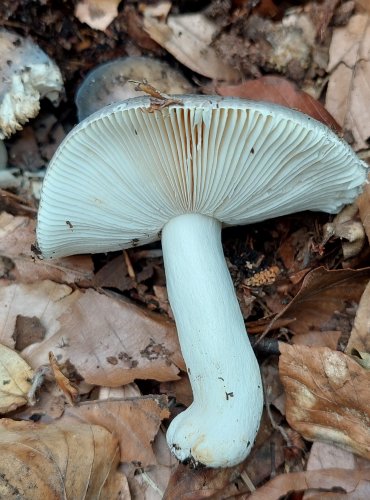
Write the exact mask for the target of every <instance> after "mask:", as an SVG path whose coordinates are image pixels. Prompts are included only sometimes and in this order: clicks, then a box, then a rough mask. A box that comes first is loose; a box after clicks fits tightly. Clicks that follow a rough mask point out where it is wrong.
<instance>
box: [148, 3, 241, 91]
mask: <svg viewBox="0 0 370 500" xmlns="http://www.w3.org/2000/svg"><path fill="white" fill-rule="evenodd" d="M144 29H145V31H146V32H147V33H148V34H149V35H150V36H151V38H152V39H153V40H154V41H156V42H157V43H158V44H159V45H161V46H162V47H163V48H165V49H166V50H167V51H168V52H169V53H170V54H172V55H173V56H174V57H175V58H176V59H177V60H178V61H179V62H181V63H182V64H184V65H185V66H187V67H188V68H190V69H191V70H193V71H196V72H197V73H199V74H201V75H203V76H207V77H208V78H214V79H216V80H224V81H228V82H230V81H237V80H238V79H239V76H240V75H239V72H238V71H236V70H235V69H234V68H232V67H231V66H229V65H228V64H227V63H226V62H225V61H223V60H222V58H220V57H219V56H218V54H217V53H216V51H215V49H214V48H213V47H212V46H211V44H212V42H213V39H214V37H215V35H216V34H217V31H218V28H217V26H216V25H215V24H213V23H212V22H211V21H210V20H209V19H207V18H206V17H205V16H204V14H201V13H196V14H182V15H178V16H168V18H167V22H163V21H159V20H158V19H156V18H155V17H150V16H149V15H147V16H145V17H144Z"/></svg>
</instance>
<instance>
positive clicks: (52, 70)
mask: <svg viewBox="0 0 370 500" xmlns="http://www.w3.org/2000/svg"><path fill="white" fill-rule="evenodd" d="M62 90H63V79H62V75H61V73H60V70H59V68H58V66H57V65H56V64H55V63H54V62H53V61H52V60H51V59H50V58H49V56H48V55H47V54H46V53H45V52H44V51H43V50H41V49H40V47H38V46H37V45H36V44H35V43H34V42H33V41H32V40H31V39H30V38H24V37H22V36H20V35H18V34H16V33H12V32H10V31H7V30H5V29H0V139H4V138H5V137H9V136H10V135H12V134H14V133H15V132H16V131H17V130H20V129H21V128H22V125H23V124H24V123H26V122H27V121H28V120H29V119H30V118H34V117H35V116H36V115H37V114H38V112H39V110H40V100H41V99H42V98H44V97H46V98H47V99H49V100H50V101H51V102H52V103H53V104H55V105H57V104H58V103H59V97H60V94H61V92H62Z"/></svg>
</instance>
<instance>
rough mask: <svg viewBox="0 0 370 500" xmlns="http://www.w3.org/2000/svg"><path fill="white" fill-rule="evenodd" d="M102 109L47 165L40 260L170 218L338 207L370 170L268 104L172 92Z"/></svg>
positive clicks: (130, 242) (224, 218)
mask: <svg viewBox="0 0 370 500" xmlns="http://www.w3.org/2000/svg"><path fill="white" fill-rule="evenodd" d="M178 99H179V100H181V103H179V104H171V105H169V106H166V107H163V108H161V109H155V107H153V106H152V104H153V101H152V100H151V98H150V97H139V98H134V99H129V100H127V101H123V102H121V103H116V104H113V105H111V106H107V107H106V108H104V109H103V110H101V111H99V112H97V113H95V114H93V115H91V116H90V117H89V118H87V119H86V120H85V121H83V122H81V123H80V125H78V126H77V127H76V128H75V129H73V130H72V132H71V133H70V134H69V135H68V136H67V137H66V139H65V140H64V142H63V143H62V144H61V146H60V147H59V149H58V150H57V152H56V154H55V155H54V158H53V159H52V161H51V163H50V166H49V168H48V171H47V174H46V177H45V181H44V186H43V190H42V196H41V203H40V209H39V216H38V227H37V239H38V244H39V247H40V250H41V252H42V254H43V255H44V256H45V257H62V256H66V255H72V254H79V253H97V252H106V251H113V250H118V249H122V248H128V247H131V246H136V245H139V244H144V243H149V242H152V241H155V240H156V239H158V238H159V237H160V232H161V230H162V228H163V226H164V225H165V224H166V222H168V221H169V220H170V219H171V218H173V217H175V216H177V215H182V214H184V213H201V214H203V215H208V216H210V217H214V218H216V219H218V220H220V221H221V222H223V223H224V224H226V225H236V224H248V223H251V222H257V221H261V220H265V219H269V218H272V217H277V216H280V215H285V214H288V213H293V212H299V211H303V210H318V211H325V212H329V213H336V212H338V211H339V210H340V209H341V207H342V206H343V205H345V204H347V203H351V202H352V201H353V200H354V199H355V197H356V196H357V194H358V193H359V191H360V189H361V186H362V185H363V184H364V183H365V180H366V173H367V167H366V164H365V163H363V162H362V161H360V160H359V159H358V158H357V157H356V155H355V154H354V153H353V151H352V150H351V148H350V147H349V146H348V145H347V144H346V143H345V142H344V141H342V140H341V139H340V138H338V137H337V136H336V135H335V134H334V133H333V132H332V131H331V130H329V129H328V128H327V127H325V126H324V125H322V124H321V123H319V122H317V121H316V120H314V119H312V118H310V117H308V116H306V115H303V114H302V113H299V112H296V111H293V110H290V109H288V108H284V107H281V106H277V105H273V104H270V103H262V102H253V101H246V100H241V99H235V98H221V97H218V96H216V97H211V96H178Z"/></svg>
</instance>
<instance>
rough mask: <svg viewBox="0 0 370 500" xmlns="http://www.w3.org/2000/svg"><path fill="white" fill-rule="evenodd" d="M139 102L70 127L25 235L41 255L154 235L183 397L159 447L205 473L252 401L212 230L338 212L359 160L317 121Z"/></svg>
mask: <svg viewBox="0 0 370 500" xmlns="http://www.w3.org/2000/svg"><path fill="white" fill-rule="evenodd" d="M178 102H179V103H178V104H171V105H169V106H165V104H166V103H165V102H164V103H162V105H159V104H158V103H157V105H156V106H154V105H153V100H152V99H150V98H149V97H141V98H136V99H130V100H128V101H125V102H122V103H119V104H115V105H113V106H109V107H107V108H105V109H103V110H101V111H100V112H98V113H96V114H94V115H92V116H91V117H89V118H88V119H87V120H85V121H84V122H82V123H81V124H80V125H78V126H77V127H76V128H75V129H74V130H73V131H72V132H71V133H70V134H69V135H68V136H67V138H66V139H65V140H64V142H63V143H62V145H61V146H60V147H59V149H58V151H57V152H56V154H55V156H54V158H53V160H52V161H51V164H50V166H49V169H48V171H47V174H46V177H45V181H44V186H43V191H42V196H41V203H40V210H39V216H38V227H37V239H38V244H39V247H40V250H41V252H42V254H43V255H44V256H45V257H62V256H66V255H71V254H78V253H90V252H91V253H94V252H107V251H112V250H118V249H122V248H129V247H131V246H136V245H142V244H145V243H149V242H152V241H155V240H157V239H158V238H159V237H160V235H161V234H162V244H163V256H164V263H165V269H166V277H167V286H168V296H169V301H170V304H171V307H172V309H173V313H174V316H175V320H176V325H177V329H178V334H179V338H180V343H181V348H182V353H183V356H184V359H185V362H186V365H187V368H188V373H189V378H190V381H191V385H192V389H193V393H194V402H193V404H192V405H191V406H190V407H189V408H188V409H187V410H186V411H184V412H183V413H181V414H180V415H179V416H177V417H176V418H175V419H174V420H173V422H172V423H171V425H170V427H169V429H168V433H167V439H168V443H169V445H170V447H171V449H172V451H173V453H174V454H175V455H176V456H177V457H178V458H179V459H180V460H183V461H184V460H191V461H193V462H195V463H201V464H204V465H206V466H209V467H227V466H232V465H234V464H237V463H238V462H241V461H242V460H243V459H244V458H245V457H246V456H247V455H248V453H249V452H250V450H251V447H252V445H253V442H254V439H255V436H256V434H257V431H258V427H259V421H260V416H261V412H262V406H263V394H262V386H261V378H260V372H259V368H258V364H257V361H256V358H255V356H254V353H253V351H252V349H251V346H250V343H249V340H248V337H247V334H246V331H245V326H244V321H243V318H242V315H241V312H240V309H239V305H238V301H237V298H236V295H235V292H234V287H233V284H232V281H231V278H230V275H229V272H228V269H227V266H226V263H225V259H224V256H223V251H222V246H221V227H222V225H223V224H224V225H228V226H229V225H235V224H248V223H251V222H256V221H261V220H264V219H268V218H271V217H277V216H279V215H284V214H289V213H292V212H298V211H302V210H320V211H326V212H332V213H334V212H337V211H338V210H340V208H341V207H342V206H343V205H344V204H347V203H350V202H352V201H353V200H354V198H355V197H356V196H357V194H358V193H359V191H360V190H361V186H362V185H363V184H364V182H365V179H366V173H367V169H366V165H365V164H364V163H363V162H361V161H360V160H359V159H358V158H357V157H356V156H355V154H354V153H353V152H352V150H351V149H350V147H349V146H348V145H347V144H346V143H344V142H343V141H342V140H341V139H339V138H338V137H337V136H336V135H335V134H334V133H333V132H331V131H330V130H329V129H328V128H326V127H325V126H324V125H322V124H321V123H319V122H317V121H315V120H313V119H311V118H310V117H307V116H305V115H303V114H301V113H299V112H296V111H292V110H289V109H287V108H283V107H280V106H277V105H273V104H268V103H261V102H251V101H245V100H240V99H233V98H221V97H208V96H178Z"/></svg>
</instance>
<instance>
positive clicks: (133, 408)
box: [62, 396, 169, 467]
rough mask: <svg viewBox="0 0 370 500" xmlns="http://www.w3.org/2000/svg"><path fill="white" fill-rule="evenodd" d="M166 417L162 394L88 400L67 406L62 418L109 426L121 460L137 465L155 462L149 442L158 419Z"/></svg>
mask: <svg viewBox="0 0 370 500" xmlns="http://www.w3.org/2000/svg"><path fill="white" fill-rule="evenodd" d="M168 417H169V411H168V409H167V400H166V397H165V396H145V397H139V398H127V399H126V400H111V401H91V402H86V403H81V404H80V405H79V406H78V407H74V408H68V409H67V410H66V412H65V414H64V416H63V418H62V422H72V423H73V422H85V423H89V424H92V425H100V426H101V427H104V428H105V429H107V430H109V431H110V432H111V433H112V434H113V436H115V437H116V438H117V439H118V441H119V444H120V451H121V462H136V463H139V465H140V467H146V466H148V465H156V464H158V462H157V459H156V457H155V455H154V453H153V450H152V446H151V443H152V441H153V440H154V438H155V436H156V434H157V432H158V429H159V426H160V424H161V421H162V420H163V419H164V418H168Z"/></svg>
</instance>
